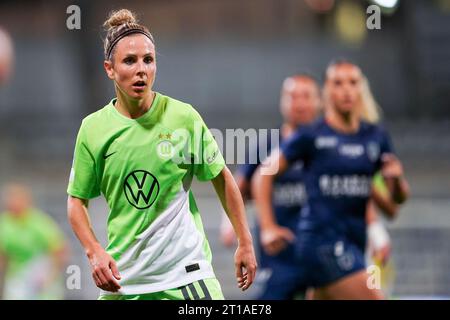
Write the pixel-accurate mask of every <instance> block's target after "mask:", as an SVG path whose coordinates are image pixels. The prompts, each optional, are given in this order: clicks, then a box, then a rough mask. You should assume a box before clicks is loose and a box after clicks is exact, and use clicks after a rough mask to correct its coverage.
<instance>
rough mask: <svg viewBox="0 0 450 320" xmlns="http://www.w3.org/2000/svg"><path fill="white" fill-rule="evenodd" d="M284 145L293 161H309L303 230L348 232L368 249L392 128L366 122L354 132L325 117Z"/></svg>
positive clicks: (328, 234)
mask: <svg viewBox="0 0 450 320" xmlns="http://www.w3.org/2000/svg"><path fill="white" fill-rule="evenodd" d="M281 150H282V153H283V154H284V156H285V158H286V159H287V161H288V162H289V163H295V162H297V161H298V160H301V161H303V164H304V172H305V176H304V183H305V187H306V192H307V194H308V204H307V206H305V208H304V210H302V213H301V221H300V223H299V229H298V230H297V231H298V233H299V234H300V235H302V234H314V235H315V240H316V241H317V238H319V239H324V240H331V239H337V238H339V237H342V236H345V238H346V239H348V240H349V241H350V242H353V243H355V244H356V245H357V246H358V247H360V249H361V250H364V247H365V242H366V223H365V213H366V206H367V201H368V199H369V197H370V193H371V186H372V177H373V175H374V174H375V173H376V172H377V171H379V170H380V167H381V157H382V155H383V154H384V153H390V152H392V147H391V142H390V139H389V136H388V135H387V133H386V132H385V131H384V130H383V129H382V128H381V127H380V126H377V125H372V124H369V123H366V122H361V124H360V127H359V130H358V132H356V133H354V134H345V133H340V132H337V131H336V130H334V129H333V128H331V127H330V126H329V125H328V124H327V123H326V121H325V119H324V118H321V119H319V120H318V121H316V122H315V123H314V124H312V125H310V126H307V127H302V128H300V129H299V130H297V132H296V133H295V134H294V135H293V136H292V137H291V138H290V139H288V140H287V141H285V142H283V143H282V145H281Z"/></svg>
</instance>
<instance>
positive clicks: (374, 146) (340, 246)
mask: <svg viewBox="0 0 450 320" xmlns="http://www.w3.org/2000/svg"><path fill="white" fill-rule="evenodd" d="M362 81H363V75H362V72H361V70H360V68H359V67H358V66H356V65H355V64H352V63H350V62H347V61H337V62H334V63H331V64H330V66H329V67H328V69H327V72H326V82H325V86H324V93H325V94H324V104H325V116H324V117H323V118H321V119H320V120H319V121H317V122H315V123H314V124H313V125H311V126H310V127H305V128H300V129H299V130H298V131H297V132H296V133H295V134H294V135H293V137H291V139H289V140H288V141H286V142H284V143H283V144H282V146H281V148H280V150H277V151H275V152H273V153H272V154H271V156H269V157H268V158H267V159H266V160H265V161H264V163H263V164H264V165H265V166H266V168H268V169H267V170H266V172H264V173H262V172H261V169H258V170H257V172H256V173H255V176H254V178H253V180H252V187H253V188H252V191H253V193H254V198H255V203H256V206H257V209H258V213H259V215H260V219H261V222H260V223H261V228H262V233H269V234H273V235H277V236H276V237H275V236H274V237H273V241H272V243H270V244H268V245H267V246H269V247H272V248H271V250H279V248H280V247H281V248H282V247H284V246H285V240H284V237H283V233H284V230H282V229H280V227H279V226H278V225H277V224H276V221H275V216H274V214H273V208H272V197H271V193H272V190H273V185H274V180H275V178H276V176H277V175H279V174H282V173H283V172H284V171H285V170H287V169H288V168H289V167H290V166H291V165H292V164H293V163H295V162H296V161H298V160H302V161H303V163H304V170H305V172H306V178H305V186H306V190H307V195H308V200H307V205H306V206H305V207H304V208H303V210H302V211H301V215H300V223H299V225H298V228H297V230H296V231H297V232H296V242H295V245H296V250H295V252H296V258H297V261H298V263H299V266H300V267H299V272H298V278H297V282H298V283H300V284H303V285H304V286H308V287H314V288H315V290H314V297H315V298H316V299H382V298H383V294H382V292H381V291H380V290H379V289H378V288H369V287H368V286H367V280H368V274H367V273H366V270H365V257H364V252H365V250H366V234H367V221H366V220H367V214H366V213H367V206H368V202H369V199H370V197H371V196H372V191H373V189H372V178H373V176H374V174H375V173H376V172H378V171H381V173H382V175H383V178H384V179H385V181H386V185H387V186H388V189H389V196H390V199H391V200H392V201H393V202H395V203H396V204H401V203H403V202H404V201H405V200H406V199H407V197H408V194H409V186H408V183H407V182H406V179H405V178H404V175H403V168H402V165H401V162H400V161H399V160H398V159H397V157H396V156H394V154H393V150H392V146H391V142H390V139H389V137H388V135H387V133H386V132H385V130H384V129H383V128H382V127H380V126H378V125H374V124H370V123H368V122H366V121H363V120H362V119H361V118H362V115H361V109H360V108H358V107H359V106H360V105H361V99H362ZM269 172H277V173H275V174H270V173H269ZM388 214H389V212H388Z"/></svg>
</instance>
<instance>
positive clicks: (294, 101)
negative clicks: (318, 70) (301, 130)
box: [283, 78, 320, 126]
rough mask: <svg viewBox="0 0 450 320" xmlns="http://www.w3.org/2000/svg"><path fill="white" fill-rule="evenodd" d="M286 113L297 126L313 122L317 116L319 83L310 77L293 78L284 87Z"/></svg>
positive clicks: (289, 119)
mask: <svg viewBox="0 0 450 320" xmlns="http://www.w3.org/2000/svg"><path fill="white" fill-rule="evenodd" d="M283 95H284V97H283V100H284V101H283V104H284V109H285V110H284V111H283V113H284V115H285V118H286V120H287V121H288V122H290V123H293V124H294V125H295V126H299V125H304V124H308V123H311V122H312V121H313V120H314V119H315V118H316V116H317V111H318V108H319V104H320V96H319V90H318V88H317V85H316V84H315V82H314V81H312V80H311V79H309V78H299V79H293V80H292V81H291V82H290V83H288V84H287V85H286V87H285V88H283Z"/></svg>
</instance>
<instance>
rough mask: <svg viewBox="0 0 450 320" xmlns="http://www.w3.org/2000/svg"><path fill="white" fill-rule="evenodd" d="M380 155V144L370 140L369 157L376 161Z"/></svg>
mask: <svg viewBox="0 0 450 320" xmlns="http://www.w3.org/2000/svg"><path fill="white" fill-rule="evenodd" d="M379 156H380V146H379V145H378V143H376V142H369V143H368V144H367V157H368V158H369V160H370V161H372V162H375V161H377V160H378V158H379Z"/></svg>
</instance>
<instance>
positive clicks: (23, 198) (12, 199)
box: [5, 190, 30, 215]
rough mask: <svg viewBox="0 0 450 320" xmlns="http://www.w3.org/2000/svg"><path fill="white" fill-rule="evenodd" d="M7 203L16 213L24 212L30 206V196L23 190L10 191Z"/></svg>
mask: <svg viewBox="0 0 450 320" xmlns="http://www.w3.org/2000/svg"><path fill="white" fill-rule="evenodd" d="M5 205H6V208H7V210H8V211H9V212H11V213H12V214H14V215H21V214H23V213H24V212H25V211H26V210H27V209H28V208H29V206H30V197H29V196H28V194H26V193H24V192H22V191H15V190H12V191H9V192H7V196H6V199H5Z"/></svg>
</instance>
